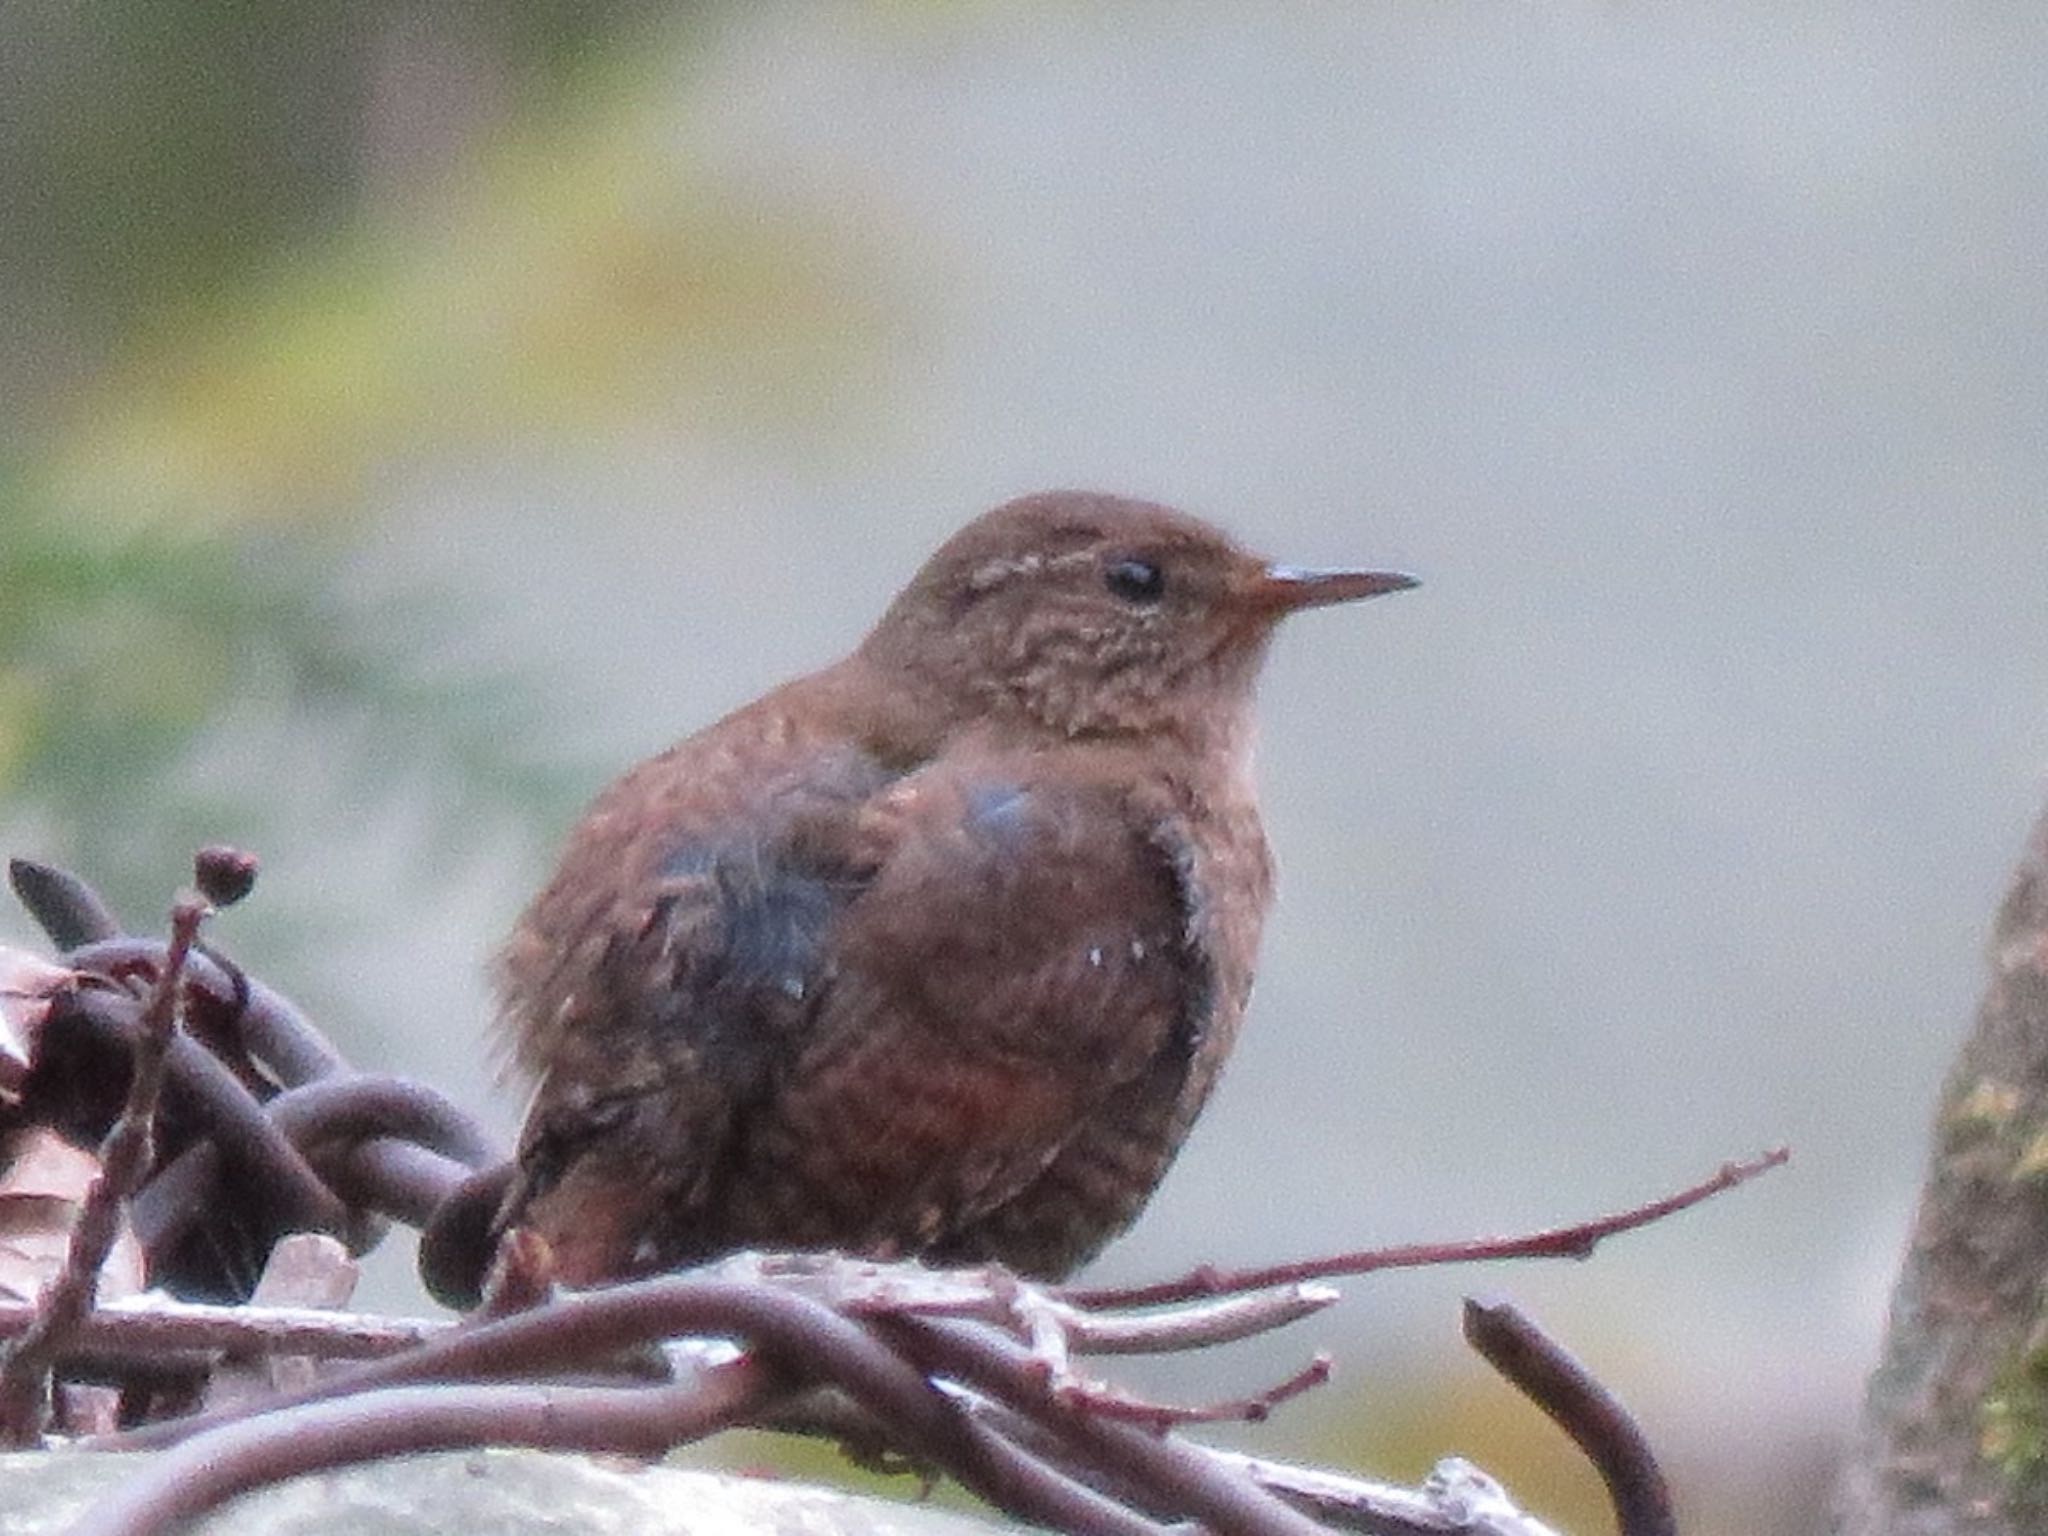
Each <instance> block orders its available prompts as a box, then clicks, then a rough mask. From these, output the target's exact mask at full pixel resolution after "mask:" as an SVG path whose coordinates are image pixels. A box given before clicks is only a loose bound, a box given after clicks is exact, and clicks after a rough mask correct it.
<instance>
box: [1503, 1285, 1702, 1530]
mask: <svg viewBox="0 0 2048 1536" xmlns="http://www.w3.org/2000/svg"><path fill="white" fill-rule="evenodd" d="M1465 1342H1466V1343H1468V1344H1470V1345H1471V1346H1472V1347H1473V1348H1474V1349H1476V1350H1477V1351H1479V1353H1480V1355H1481V1356H1482V1357H1483V1358H1484V1359H1485V1361H1486V1363H1487V1364H1488V1365H1490V1366H1492V1367H1493V1368H1494V1369H1495V1370H1496V1371H1499V1372H1500V1373H1501V1375H1503V1376H1505V1377H1506V1378H1507V1379H1508V1380H1509V1381H1511V1382H1513V1383H1514V1385H1515V1386H1516V1387H1517V1388H1518V1389H1519V1390H1520V1391H1521V1393H1522V1395H1523V1396H1524V1397H1527V1398H1528V1399H1529V1400H1530V1401H1531V1402H1532V1403H1534V1404H1535V1405H1536V1406H1537V1407H1539V1408H1541V1409H1542V1410H1543V1411H1544V1412H1545V1413H1547V1414H1549V1415H1550V1417H1551V1418H1552V1419H1553V1420H1554V1421H1555V1422H1556V1423H1557V1426H1558V1427H1559V1428H1560V1429H1562V1430H1563V1431H1564V1432H1565V1433H1566V1434H1568V1435H1570V1436H1571V1437H1572V1442H1573V1443H1574V1444H1575V1445H1577V1446H1578V1448H1579V1449H1580V1450H1582V1451H1584V1452H1585V1453H1586V1457H1587V1459H1588V1460H1589V1461H1591V1462H1592V1463H1593V1465H1594V1467H1595V1468H1596V1469H1597V1470H1598V1471H1599V1473H1600V1478H1601V1481H1602V1482H1604V1483H1606V1485H1607V1496H1608V1498H1609V1499H1610V1500H1611V1501H1612V1502H1613V1505H1614V1518H1615V1523H1616V1525H1617V1526H1618V1527H1619V1528H1620V1531H1621V1536H1677V1533H1678V1517H1677V1515H1676V1514H1674V1513H1673V1512H1672V1508H1671V1490H1670V1488H1669V1487H1668V1486H1667V1485H1666V1484H1665V1481H1664V1473H1663V1470H1662V1469H1661V1468H1660V1467H1658V1465H1657V1458H1656V1456H1655V1455H1654V1454H1652V1452H1651V1450H1650V1442H1649V1440H1648V1438H1647V1437H1646V1436H1645V1435H1644V1434H1643V1431H1642V1426H1641V1425H1639V1424H1637V1423H1636V1421H1635V1419H1634V1417H1633V1416H1632V1415H1631V1414H1630V1413H1629V1411H1628V1409H1627V1408H1625V1407H1624V1406H1622V1402H1621V1399H1620V1398H1618V1397H1616V1396H1615V1395H1614V1394H1613V1393H1612V1392H1610V1391H1608V1390H1607V1388H1606V1387H1604V1386H1602V1385H1601V1384H1600V1383H1599V1382H1598V1381H1597V1380H1596V1379H1595V1378H1594V1376H1593V1373H1592V1372H1591V1371H1589V1370H1587V1369H1586V1368H1585V1366H1583V1365H1581V1364H1580V1363H1579V1362H1578V1361H1577V1360H1575V1359H1573V1358H1572V1356H1571V1354H1570V1353H1569V1352H1568V1351H1567V1350H1566V1349H1565V1348H1564V1346H1563V1345H1561V1344H1559V1343H1558V1342H1557V1341H1556V1340H1554V1339H1552V1338H1550V1337H1549V1336H1548V1335H1547V1334H1545V1333H1544V1332H1543V1330H1542V1329H1541V1328H1539V1327H1537V1326H1536V1324H1535V1323H1534V1322H1532V1321H1531V1320H1530V1319H1529V1318H1528V1317H1527V1316H1526V1315H1525V1314H1523V1313H1522V1312H1521V1311H1520V1310H1519V1309H1518V1308H1516V1307H1515V1306H1514V1305H1512V1304H1511V1303H1509V1302H1505V1301H1495V1300H1480V1299H1478V1298H1475V1297H1467V1298H1466V1300H1465Z"/></svg>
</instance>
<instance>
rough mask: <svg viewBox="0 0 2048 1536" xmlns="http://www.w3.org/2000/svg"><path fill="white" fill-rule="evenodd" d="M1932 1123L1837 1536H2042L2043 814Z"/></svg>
mask: <svg viewBox="0 0 2048 1536" xmlns="http://www.w3.org/2000/svg"><path fill="white" fill-rule="evenodd" d="M1990 959H1991V982H1990V986H1989V989H1988V990H1987V991H1986V993H1985V996H1984V1000H1983V1003H1982V1004H1981V1006H1980V1007H1979V1009H1978V1013H1977V1025H1976V1028H1975V1030H1974V1031H1973V1032H1972V1033H1971V1035H1970V1038H1969V1040H1968V1041H1967V1042H1966V1043H1965V1045H1964V1046H1963V1050H1962V1053H1961V1055H1960V1056H1958V1057H1957V1059H1956V1064H1955V1067H1954V1069H1953V1070H1952V1071H1951V1072H1950V1074H1949V1079H1948V1082H1947V1085H1946V1086H1945V1087H1944V1089H1943V1091H1942V1096H1941V1107H1940V1113H1939V1115H1938V1117H1937V1118H1936V1120H1935V1128H1934V1147H1933V1153H1932V1156H1931V1159H1930V1165H1929V1168H1928V1175H1927V1183H1926V1186H1925V1188H1924V1189H1923V1190H1922V1192H1921V1197H1920V1209H1919V1212H1918V1214H1917V1216H1916V1217H1915V1219H1914V1223H1913V1234H1912V1241H1911V1245H1910V1246H1909V1248H1908V1250H1907V1253H1906V1257H1905V1262H1904V1265H1903V1267H1902V1269H1901V1271H1900V1274H1899V1280H1898V1285H1897V1288H1896V1289H1895V1290H1894V1292H1893V1294H1892V1308H1891V1320H1890V1326H1889V1329H1888V1332H1887V1335H1886V1339H1885V1345H1884V1352H1883V1357H1882V1359H1881V1361H1880V1363H1879V1366H1878V1369H1877V1371H1876V1373H1875V1375H1873V1376H1872V1378H1871V1381H1870V1387H1869V1392H1868V1396H1867V1399H1866V1401H1865V1404H1864V1413H1863V1422H1862V1425H1861V1426H1860V1428H1859V1430H1858V1433H1857V1437H1856V1440H1855V1443H1854V1444H1853V1445H1852V1446H1851V1448H1850V1457H1849V1462H1848V1465H1847V1466H1846V1467H1845V1469H1844V1472H1843V1477H1842V1482H1841V1485H1840V1487H1839V1489H1838V1490H1837V1494H1836V1507H1835V1519H1834V1529H1835V1531H1836V1533H1837V1536H2036V1533H2040V1532H2043V1531H2048V814H2044V816H2043V817H2042V819H2041V820H2040V821H2039V822H2038V823H2036V825H2035V827H2034V830H2033V833H2032V835H2031V837H2030V838H2029V839H2028V844H2027V850H2026V854H2025V857H2024V858H2023V859H2022V860H2021V862H2020V866H2019V871H2018V873H2017V874H2016V875H2015V877H2014V879H2013V883H2012V888H2011V890H2010V891H2009V892H2008V893H2007V895H2006V898H2005V902H2004V904H2003V906H2002V907H2001V908H2000V909H1999V914H1998V922H1997V926H1996V928H1995V929H1994V931H1993V935H1992V943H1991V955H1990Z"/></svg>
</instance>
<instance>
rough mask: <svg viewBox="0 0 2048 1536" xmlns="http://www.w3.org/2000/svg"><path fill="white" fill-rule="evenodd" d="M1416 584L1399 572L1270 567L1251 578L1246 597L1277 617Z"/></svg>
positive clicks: (1374, 595)
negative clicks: (1298, 610) (1301, 609)
mask: <svg viewBox="0 0 2048 1536" xmlns="http://www.w3.org/2000/svg"><path fill="white" fill-rule="evenodd" d="M1416 585H1419V583H1418V582H1417V581H1416V579H1415V578H1414V577H1413V576H1408V575H1404V574H1402V573H1401V572H1400V571H1346V570H1305V569H1303V568H1302V567H1301V566H1298V565H1269V566H1267V567H1266V568H1265V569H1264V570H1263V571H1261V572H1259V574H1258V575H1257V576H1256V577H1255V578H1254V579H1253V581H1252V583H1251V591H1250V593H1249V596H1250V597H1251V599H1252V601H1253V602H1254V603H1255V604H1257V605H1258V606H1259V607H1260V608H1262V609H1264V610H1266V611H1267V612H1269V613H1272V614H1275V615H1279V614H1284V613H1293V612H1294V611H1295V610H1297V609H1300V608H1321V607H1323V606H1324V605H1325V604H1328V603H1349V602H1353V601H1356V600H1357V599H1359V598H1362V597H1380V596H1383V595H1384V594H1386V593H1388V592H1405V591H1406V590H1407V589H1408V588H1410V587H1412V586H1416Z"/></svg>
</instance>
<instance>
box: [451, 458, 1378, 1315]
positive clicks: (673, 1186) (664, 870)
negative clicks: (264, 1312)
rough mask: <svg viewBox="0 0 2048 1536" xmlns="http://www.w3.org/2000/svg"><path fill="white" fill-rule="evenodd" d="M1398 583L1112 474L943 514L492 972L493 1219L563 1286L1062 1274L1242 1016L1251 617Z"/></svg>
mask: <svg viewBox="0 0 2048 1536" xmlns="http://www.w3.org/2000/svg"><path fill="white" fill-rule="evenodd" d="M1412 585H1414V581H1413V578H1411V577H1408V576H1404V575H1399V574H1395V573H1392V572H1383V571H1364V570H1301V569H1296V568H1294V567H1291V566H1283V565H1274V564H1271V563H1269V562H1268V561H1266V560H1264V559H1262V558H1260V557H1258V556H1255V555H1252V554H1250V553H1248V552H1246V551H1245V550H1243V549H1242V548H1240V547H1239V546H1238V545H1237V544H1236V543H1234V542H1233V541H1232V540H1231V539H1229V538H1228V537H1227V536H1226V535H1224V534H1223V533H1221V532H1220V531H1218V530H1217V529H1215V528H1212V527H1210V526H1209V525H1207V524H1206V523H1203V522H1200V521H1198V520H1196V519H1195V518H1192V517H1189V516H1187V515H1185V514H1183V513H1180V512H1176V511H1173V510H1172V509H1170V508H1167V507H1163V506H1157V505H1153V504H1151V503H1147V502H1141V501H1132V500H1126V499H1123V498H1121V497H1115V496H1107V495H1096V494H1089V493H1082V492H1068V491H1060V492H1049V493H1045V494H1041V495H1035V496H1027V497H1024V498H1023V499H1021V500H1018V501H1013V502H1010V503H1008V504H1007V505H1005V506H1001V507H998V508H996V509H995V510H994V511H992V512H989V513H987V514H985V515H984V516H982V517H980V518H978V519H976V520H975V521H974V522H972V523H969V524H968V525H967V526H966V527H965V528H964V529H962V530H961V531H960V532H959V533H957V534H956V535H954V536H953V538H951V539H950V540H948V541H947V542H946V543H945V544H944V545H943V546H941V548H940V549H939V550H938V552H937V553H936V554H934V555H933V556H932V557H931V559H930V560H929V561H928V562H927V563H926V564H925V566H924V568H923V569H922V570H921V571H919V572H918V573H917V575H916V576H915V577H913V578H912V579H911V582H910V584H909V585H908V586H907V587H905V588H904V589H903V591H902V592H901V593H900V594H899V595H898V596H897V598H896V599H895V601H894V602H893V603H891V604H890V605H889V608H888V611H887V612H886V613H884V614H883V615H882V618H881V621H880V622H879V623H878V624H876V625H875V627H874V629H873V631H872V632H871V633H870V634H869V635H868V636H867V638H866V639H865V640H863V641H862V642H861V643H860V645H859V646H858V647H857V648H856V649H855V650H854V652H853V653H852V654H851V655H850V656H848V657H847V658H846V659H845V660H843V661H841V662H838V663H837V664H835V665H833V666H829V667H827V668H825V669H824V670H823V671H820V672H816V673H813V674H811V675H810V676H808V677H803V678H799V679H797V680H796V681H794V682H791V683H788V684H785V685H784V686H782V687H780V688H777V689H775V690H774V691H773V692H771V693H769V694H767V695H765V696H764V697H762V698H760V699H757V700H755V701H754V702H753V703H751V704H748V705H747V706H745V707H744V708H742V709H739V710H737V711H735V712H734V713H732V714H730V715H727V716H726V717H725V718H724V719H723V720H720V721H719V722H717V723H716V724H715V725H712V726H709V727H707V728H706V729H704V730H702V731H699V732H698V733H697V734H696V735H694V736H690V737H688V738H686V739H685V740H683V741H681V742H679V743H678V744H676V745H675V746H673V747H670V748H669V749H668V750H667V751H665V752H663V753H662V754H661V755H660V756H658V757H655V758H652V759H650V760H648V761H647V762H644V763H642V764H640V765H639V766H638V767H636V768H634V769H632V770H631V771H630V772H628V773H627V774H626V775H625V776H624V777H623V778H621V779H619V780H618V781H617V782H616V783H614V784H613V785H612V786H611V787H610V788H609V789H607V790H605V791H604V793H603V794H601V795H600V796H599V797H598V799H597V801H596V802H595V803H594V804H593V805H592V806H591V808H590V810H589V811H588V812H587V813H586V814H585V816H584V818H583V820H582V821H581V823H580V824H578V826H577V827H576V829H575V831H574V832H573V833H571V835H570V838H569V842H568V846H567V849H566V850H565V851H564V853H563V855H562V859H561V864H560V867H559V868H558V869H557V870H556V872H555V875H554V877H553V879H551V880H550V881H549V882H548V884H547V886H546V888H545V889H543V890H542V891H541V892H540V894H539V895H538V896H537V897H535V898H534V900H533V903H532V905H531V906H529V907H528V908H527V910H526V913H525V915H524V916H523V917H522V918H521V919H520V921H519V924H518V927H517V928H516V929H515V930H514V932H513V934H512V937H511V940H510V942H509V943H508V944H507V945H506V947H505V950H504V952H503V955H502V957H501V960H500V965H499V972H498V980H499V986H500V993H501V998H502V1004H503V1027H504V1029H505V1030H506V1032H507V1034H508V1037H509V1040H510V1043H511V1046H512V1049H513V1053H514V1056H515V1059H516V1062H517V1065H518V1067H519V1068H520V1069H522V1070H523V1071H524V1072H525V1073H526V1074H528V1075H530V1076H531V1078H532V1079H533V1082H534V1093H533V1099H532V1104H531V1108H530V1109H529V1111H528V1114H527V1117H526V1122H525V1127H524V1129H523V1131H522V1133H521V1136H520V1141H519V1153H518V1161H517V1167H516V1170H515V1171H514V1172H513V1173H512V1175H511V1179H510V1184H509V1187H508V1188H507V1190H506V1193H505V1196H504V1199H503V1202H502V1204H501V1205H500V1206H499V1208H498V1211H497V1216H496V1230H499V1231H502V1230H504V1229H505V1228H506V1227H508V1226H511V1225H515V1224H516V1225H521V1226H525V1227H528V1228H531V1229H533V1230H534V1231H536V1232H537V1233H538V1234H539V1235H540V1236H541V1237H543V1238H544V1239H545V1240H546V1241H547V1243H548V1245H549V1247H550V1248H551V1249H552V1253H553V1259H554V1263H555V1267H556V1274H557V1275H558V1277H559V1278H560V1279H562V1280H563V1281H565V1282H567V1283H569V1284H572V1285H587V1284H593V1283H596V1282H600V1281H604V1280H611V1279H618V1278H624V1277H627V1276H632V1275H637V1274H642V1273H646V1272H649V1271H656V1270H662V1269H669V1268H674V1267H677V1266H681V1265H684V1264H688V1263H691V1262H695V1261H698V1260H703V1259H707V1258H710V1257H713V1256H716V1255H719V1254H722V1253H725V1252H727V1251H730V1250H734V1249H740V1248H778V1249H783V1248H832V1249H841V1250H845V1251H848V1252H853V1253H859V1254H866V1255H873V1256H877V1257H885V1258H895V1257H913V1256H915V1257H922V1258H924V1259H927V1260H930V1261H932V1262H934V1263H956V1262H976V1261H989V1260H993V1261H997V1262H1000V1263H1002V1264H1005V1265H1008V1266H1009V1267H1010V1268H1012V1269H1014V1270H1016V1271H1018V1272H1020V1273H1022V1274H1025V1275H1030V1276H1041V1277H1059V1276H1064V1275H1066V1274H1068V1273H1069V1272H1070V1271H1072V1270H1073V1269H1074V1268H1075V1267H1076V1266H1078V1265H1079V1264H1081V1263H1082V1262H1084V1261H1085V1260H1087V1259H1088V1258H1090V1257H1091V1256H1092V1255H1093V1254H1094V1253H1095V1252H1096V1251H1097V1250H1098V1249H1100V1248H1101V1247H1102V1246H1103V1244H1104V1243H1106V1242H1108V1241H1109V1239H1111V1238H1112V1237H1114V1236H1116V1235H1117V1234H1118V1233H1119V1232H1121V1231H1123V1229H1124V1228H1125V1227H1126V1226H1128V1225H1129V1224H1130V1222H1131V1221H1132V1219H1133V1218H1134V1217H1135V1216H1136V1215H1137V1213H1138V1211H1139V1209H1140V1207H1142V1206H1143V1205H1144V1203H1145V1201H1146V1200H1147V1198H1148V1197H1149V1196H1150V1195H1151V1193H1152V1190H1153V1188H1154V1187H1155V1186H1156V1185H1157V1184H1158V1182H1159V1180H1160V1177H1161V1175H1162V1174H1163V1173H1164V1172H1165V1170H1166V1167H1167V1165H1168V1164H1169V1163H1170V1162H1171V1161H1172V1159H1173V1157H1174V1155H1175V1153H1176V1152H1177V1151H1178V1150H1179V1148H1180V1145H1181V1142H1182V1141H1183V1139H1184V1138H1185V1137H1186V1135H1187V1133H1188V1128H1189V1126H1190V1125H1191V1124H1192V1123H1193V1122H1194V1119H1195V1116H1196V1115H1197V1114H1198V1113H1199V1112H1200V1110H1201V1108H1202V1104H1203V1101H1204V1100H1206V1099H1207V1098H1208V1096H1209V1090H1210V1088H1211V1087H1212V1086H1213V1084H1214V1083H1215V1080H1216V1075H1217V1072H1218V1070H1219V1069H1220V1068H1221V1066H1222V1065H1223V1062H1224V1060H1225V1058H1226V1057H1228V1056H1229V1054H1230V1050H1231V1046H1232V1043H1233V1042H1234V1041H1235V1039H1236V1037H1237V1031H1238V1024H1239V1021H1240V1019H1241V1018H1242V1016H1243V1013H1244V1007H1245V999H1246V996H1247V994H1248V993H1249V992H1250V990H1251V985H1252V970H1253V962H1254V958H1255V955H1256V952H1257V948H1258V941H1259V930H1260V927H1261V925H1262V924H1263V922H1264V919H1265V916H1266V909H1267V907H1268V905H1269V903H1270V901H1271V897H1272V885H1273V868H1272V861H1271V858H1270V856H1269V854H1268V852H1267V848H1266V839H1265V835H1264V833H1263V831H1262V830H1261V827H1260V823H1259V810H1258V802H1257V799H1256V797H1255V795H1254V791H1253V787H1252V783H1251V779H1250V763H1249V757H1250V748H1251V743H1252V734H1253V733H1252V694H1253V685H1254V681H1255V679H1256V677H1257V674H1258V671H1259V666H1260V663H1261V660H1262V659H1263V657H1264V654H1265V650H1266V643H1267V640H1268V638H1269V636H1270V635H1271V633H1272V630H1273V628H1274V626H1275V624H1276V623H1277V622H1278V621H1279V620H1280V619H1281V618H1283V617H1284V616H1286V615H1287V614H1289V613H1293V612H1295V611H1296V610H1297V609H1302V608H1310V607H1316V606H1320V605H1322V604H1326V603H1338V602H1347V601H1350V600H1352V599H1354V598H1365V597H1374V596H1378V595H1379V594H1381V593H1387V592H1395V591H1399V590H1401V589H1402V588H1404V587H1409V586H1412ZM455 1289H457V1290H458V1291H461V1290H465V1289H467V1287H466V1286H461V1285H458V1286H457V1287H455Z"/></svg>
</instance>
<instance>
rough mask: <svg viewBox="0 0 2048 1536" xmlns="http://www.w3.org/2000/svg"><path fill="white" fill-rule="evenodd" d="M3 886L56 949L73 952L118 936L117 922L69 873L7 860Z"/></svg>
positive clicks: (26, 861)
mask: <svg viewBox="0 0 2048 1536" xmlns="http://www.w3.org/2000/svg"><path fill="white" fill-rule="evenodd" d="M7 883H8V884H9V885H11V886H13V887H14V894H15V897H16V899H17V900H19V901H20V902H21V904H22V907H23V908H24V909H25V910H26V911H27V912H28V915H29V916H30V917H32V918H34V919H35V922H36V926H37V927H38V928H40V929H42V930H43V932H44V933H45V934H46V935H47V936H48V937H49V940H50V942H51V943H52V944H54V945H56V947H57V948H58V949H76V948H77V947H78V946H79V945H81V944H91V943H93V942H95V941H96V940H99V939H111V938H117V937H119V935H120V933H121V920H120V919H119V918H117V917H116V916H114V913H113V909H112V908H111V907H109V906H108V905H107V904H106V902H104V901H102V900H101V899H100V893H99V892H98V891H95V890H94V889H93V888H92V887H91V886H90V885H87V884H86V883H85V881H83V880H81V879H79V878H78V876H76V875H74V874H72V873H71V872H70V871H69V870H65V869H59V868H57V866H56V865H54V864H41V863H38V862H36V860H34V859H9V860H8V861H7Z"/></svg>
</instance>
